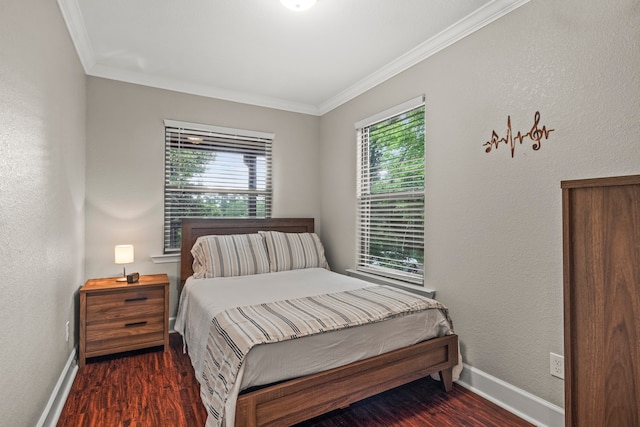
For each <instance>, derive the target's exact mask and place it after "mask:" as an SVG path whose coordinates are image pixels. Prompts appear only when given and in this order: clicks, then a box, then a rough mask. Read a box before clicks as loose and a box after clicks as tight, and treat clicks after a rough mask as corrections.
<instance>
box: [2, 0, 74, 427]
mask: <svg viewBox="0 0 640 427" xmlns="http://www.w3.org/2000/svg"><path fill="white" fill-rule="evenodd" d="M0 58H2V60H1V61H0V236H1V237H0V240H1V242H2V244H1V245H0V259H2V261H0V276H1V277H2V280H0V301H2V309H0V325H2V334H0V425H2V426H33V425H36V423H37V422H38V419H39V418H40V415H41V414H42V411H43V410H44V408H45V406H46V405H47V401H48V399H49V396H50V395H51V393H52V391H53V389H54V387H55V384H56V382H57V380H58V377H59V376H60V373H61V372H62V371H63V368H64V366H65V364H66V362H67V360H68V359H69V356H70V355H71V353H72V350H73V345H74V339H73V335H74V329H75V322H74V319H75V300H76V299H77V297H76V291H77V289H78V288H79V287H80V286H81V285H82V283H83V282H84V271H83V261H84V260H83V252H84V249H83V248H84V196H85V177H84V171H85V160H84V158H85V83H86V81H85V77H84V72H83V70H82V67H81V66H80V62H79V61H78V57H77V55H76V52H75V50H74V47H73V44H72V43H71V40H70V38H69V35H68V33H67V29H66V27H65V24H64V22H63V20H62V16H61V14H60V11H59V9H58V6H57V4H56V2H42V1H35V0H9V1H6V0H5V1H2V3H0ZM67 320H69V321H70V322H71V331H70V332H71V334H72V335H71V339H70V341H69V342H68V343H67V342H66V341H65V323H66V321H67Z"/></svg>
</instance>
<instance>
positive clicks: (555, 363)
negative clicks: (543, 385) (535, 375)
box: [549, 353, 564, 379]
mask: <svg viewBox="0 0 640 427" xmlns="http://www.w3.org/2000/svg"><path fill="white" fill-rule="evenodd" d="M549 361H550V373H551V375H553V376H554V377H558V378H562V379H564V356H560V355H559V354H555V353H549Z"/></svg>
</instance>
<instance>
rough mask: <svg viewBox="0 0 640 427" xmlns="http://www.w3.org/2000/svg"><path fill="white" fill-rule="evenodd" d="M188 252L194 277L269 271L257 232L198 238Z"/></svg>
mask: <svg viewBox="0 0 640 427" xmlns="http://www.w3.org/2000/svg"><path fill="white" fill-rule="evenodd" d="M191 254H192V255H193V277H194V278H196V279H202V278H209V277H231V276H247V275H250V274H260V273H268V272H269V256H268V255H267V248H266V247H265V244H264V238H263V237H262V236H261V235H260V234H257V233H254V234H230V235H216V236H202V237H198V239H197V240H196V243H195V244H194V245H193V248H191Z"/></svg>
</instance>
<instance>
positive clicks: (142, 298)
mask: <svg viewBox="0 0 640 427" xmlns="http://www.w3.org/2000/svg"><path fill="white" fill-rule="evenodd" d="M146 299H147V297H136V298H127V299H126V300H124V302H133V301H145V300H146Z"/></svg>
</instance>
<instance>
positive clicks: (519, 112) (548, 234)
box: [321, 0, 640, 406]
mask: <svg viewBox="0 0 640 427" xmlns="http://www.w3.org/2000/svg"><path fill="white" fill-rule="evenodd" d="M639 44H640V3H638V2H637V1H635V0H621V1H616V2H603V1H595V0H589V1H578V0H565V1H555V0H535V1H531V2H529V3H527V4H526V5H524V6H522V7H520V8H519V9H517V10H516V11H514V12H512V13H510V14H509V15H507V16H505V17H503V18H501V19H499V20H498V21H496V22H494V23H492V24H491V25H489V26H487V27H485V28H483V29H482V30H480V31H478V32H476V33H474V34H473V35H471V36H469V37H467V38H465V39H463V40H461V41H460V42H458V43H456V44H455V45H453V46H451V47H449V48H447V49H445V50H444V51H441V52H440V53H438V54H436V55H435V56H433V57H431V58H429V59H427V60H425V61H423V62H422V63H420V64H418V65H417V66H414V67H413V68H411V69H409V70H407V71H406V72H404V73H402V74H401V75H398V76H396V77H395V78H393V79H391V80H390V81H388V82H386V83H384V84H382V85H380V86H378V87H376V88H374V89H372V90H370V91H368V92H367V93H365V94H363V95H361V96H360V97H358V98H356V99H354V100H352V101H351V102H349V103H347V104H345V105H343V106H341V107H339V108H337V109H335V110H333V111H332V112H330V113H328V114H326V115H325V116H323V117H322V122H321V147H322V149H321V153H322V158H321V160H322V164H323V167H322V173H323V174H322V213H321V216H322V228H323V230H324V236H323V239H324V242H325V244H326V246H327V251H328V255H329V258H330V259H329V262H330V263H331V265H332V267H334V268H336V269H337V270H339V271H343V270H344V269H345V268H348V267H353V266H354V255H353V253H354V246H355V245H354V242H355V214H354V213H355V184H354V182H355V164H356V158H355V152H356V145H355V130H354V127H353V124H354V122H356V121H357V120H360V119H362V118H365V117H368V116H369V115H372V114H374V113H376V112H379V111H382V110H384V109H386V108H389V107H391V106H394V105H396V104H399V103H401V102H403V101H405V100H408V99H410V98H413V97H415V96H417V95H420V94H425V96H426V125H427V128H426V139H427V147H426V187H427V190H426V231H425V234H426V247H425V250H426V253H425V270H426V271H425V281H426V285H427V286H428V287H430V288H434V289H436V290H437V293H438V297H439V299H441V300H442V301H443V302H444V303H445V304H447V305H448V306H449V308H450V310H451V314H452V317H453V321H454V326H455V328H456V331H457V332H458V333H459V335H460V338H461V342H462V350H463V355H464V359H465V362H466V363H468V364H469V365H471V366H474V367H476V368H478V369H480V370H482V371H484V372H486V373H488V374H490V375H493V376H495V377H498V378H500V379H502V380H504V381H507V382H508V383H511V384H513V385H515V386H517V387H519V388H521V389H524V390H526V391H529V392H531V393H533V394H535V395H537V396H539V397H541V398H543V399H545V400H547V401H549V402H551V403H554V404H556V405H559V406H563V382H562V380H559V379H556V378H554V377H551V376H550V375H549V352H555V353H560V354H562V353H563V323H562V322H563V317H562V223H561V192H560V181H561V180H565V179H578V178H587V177H599V176H612V175H626V174H638V173H640V139H639V137H638V135H640V119H639V117H640V45H639ZM536 111H540V113H541V121H540V126H542V125H546V126H547V128H553V129H555V130H554V131H553V132H551V133H550V134H549V139H548V140H543V142H542V148H541V149H540V150H539V151H534V150H532V148H531V142H525V143H523V144H522V145H517V147H516V149H515V156H514V158H511V156H510V152H509V150H508V148H507V147H506V146H501V147H500V148H499V149H498V150H497V151H496V150H494V151H492V152H491V153H485V151H484V147H483V146H482V145H483V143H484V142H486V141H488V140H489V139H490V136H491V132H492V130H494V129H495V130H496V131H497V132H498V133H499V134H500V135H504V134H505V131H506V128H507V116H509V115H510V116H511V122H512V127H513V131H514V133H515V132H517V131H518V130H521V131H523V133H525V132H527V131H529V129H530V128H531V126H532V125H533V118H534V113H535V112H536Z"/></svg>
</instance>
